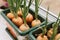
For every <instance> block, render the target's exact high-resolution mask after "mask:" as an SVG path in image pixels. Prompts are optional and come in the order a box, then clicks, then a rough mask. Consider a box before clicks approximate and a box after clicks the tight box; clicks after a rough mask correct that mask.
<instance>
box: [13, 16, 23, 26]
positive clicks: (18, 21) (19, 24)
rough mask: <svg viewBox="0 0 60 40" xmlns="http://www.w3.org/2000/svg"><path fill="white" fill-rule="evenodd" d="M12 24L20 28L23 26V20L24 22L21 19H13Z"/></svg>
mask: <svg viewBox="0 0 60 40" xmlns="http://www.w3.org/2000/svg"><path fill="white" fill-rule="evenodd" d="M12 22H13V23H14V24H16V25H17V26H18V27H19V26H21V25H22V24H23V20H22V18H21V17H17V18H13V19H12Z"/></svg>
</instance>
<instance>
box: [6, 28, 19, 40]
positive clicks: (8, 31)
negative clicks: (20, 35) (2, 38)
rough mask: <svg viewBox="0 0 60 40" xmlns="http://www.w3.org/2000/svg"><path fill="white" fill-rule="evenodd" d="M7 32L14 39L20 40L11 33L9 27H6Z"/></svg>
mask: <svg viewBox="0 0 60 40" xmlns="http://www.w3.org/2000/svg"><path fill="white" fill-rule="evenodd" d="M5 30H6V32H7V33H8V34H9V35H10V37H11V38H12V39H13V40H18V39H17V38H15V37H14V36H13V35H12V34H11V33H10V30H9V29H8V28H6V29H5Z"/></svg>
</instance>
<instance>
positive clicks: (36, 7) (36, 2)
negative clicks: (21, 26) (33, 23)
mask: <svg viewBox="0 0 60 40" xmlns="http://www.w3.org/2000/svg"><path fill="white" fill-rule="evenodd" d="M42 1H43V0H42ZM42 1H41V2H40V0H35V19H36V20H37V19H38V18H37V15H38V7H39V5H41V3H42ZM39 2H40V3H39Z"/></svg>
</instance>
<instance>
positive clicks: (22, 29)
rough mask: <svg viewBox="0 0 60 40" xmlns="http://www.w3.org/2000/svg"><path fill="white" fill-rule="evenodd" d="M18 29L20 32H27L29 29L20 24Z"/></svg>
mask: <svg viewBox="0 0 60 40" xmlns="http://www.w3.org/2000/svg"><path fill="white" fill-rule="evenodd" d="M19 29H20V30H21V31H27V30H29V29H30V28H29V26H28V25H27V24H26V25H25V24H22V25H21V26H20V27H19Z"/></svg>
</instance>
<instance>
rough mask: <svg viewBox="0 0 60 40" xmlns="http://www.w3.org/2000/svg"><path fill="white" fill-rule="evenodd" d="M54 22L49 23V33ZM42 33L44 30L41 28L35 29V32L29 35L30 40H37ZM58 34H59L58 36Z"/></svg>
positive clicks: (59, 29) (59, 30)
mask: <svg viewBox="0 0 60 40" xmlns="http://www.w3.org/2000/svg"><path fill="white" fill-rule="evenodd" d="M53 23H54V22H52V23H49V24H48V25H47V32H48V30H50V28H52V24H53ZM40 33H42V30H41V28H39V27H38V28H37V29H35V30H33V31H31V32H30V33H29V38H30V40H36V38H37V37H38V35H39V34H40ZM58 33H60V27H59V28H58ZM58 33H57V34H58ZM45 35H46V36H47V33H46V34H45ZM48 40H50V38H49V37H48Z"/></svg>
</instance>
